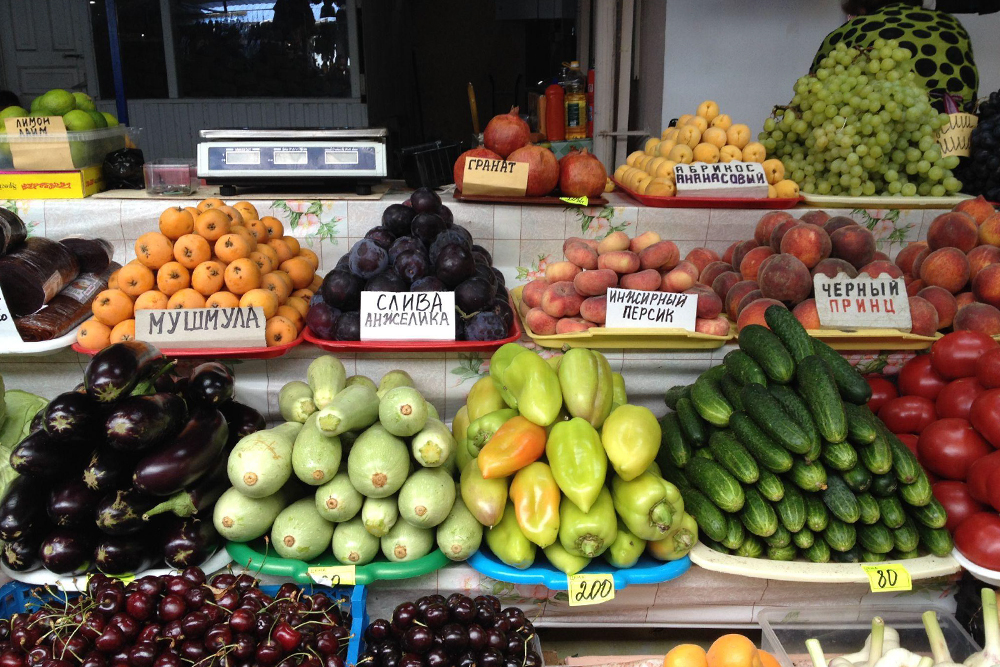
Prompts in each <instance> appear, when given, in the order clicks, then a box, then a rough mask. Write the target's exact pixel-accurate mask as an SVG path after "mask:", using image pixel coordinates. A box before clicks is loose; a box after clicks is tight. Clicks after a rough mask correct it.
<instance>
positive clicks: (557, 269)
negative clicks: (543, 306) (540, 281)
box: [545, 262, 581, 285]
mask: <svg viewBox="0 0 1000 667" xmlns="http://www.w3.org/2000/svg"><path fill="white" fill-rule="evenodd" d="M580 271H581V269H580V267H579V266H577V265H576V264H574V263H573V262H552V263H551V264H549V265H548V266H546V267H545V279H546V280H548V281H549V284H550V285H551V284H552V283H561V282H566V281H570V282H572V280H573V278H576V274H578V273H580Z"/></svg>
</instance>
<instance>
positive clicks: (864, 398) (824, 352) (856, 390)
mask: <svg viewBox="0 0 1000 667" xmlns="http://www.w3.org/2000/svg"><path fill="white" fill-rule="evenodd" d="M812 344H813V352H815V353H816V354H817V355H819V357H820V358H821V359H822V360H823V361H824V362H825V363H826V366H827V368H829V369H830V373H832V374H833V380H834V382H836V383H837V389H839V390H840V397H841V398H842V399H844V400H845V401H847V402H848V403H854V404H855V405H864V404H865V403H867V402H868V399H870V398H871V397H872V388H871V386H869V384H868V381H867V380H865V379H864V378H863V377H861V375H860V374H859V373H858V372H857V371H856V370H854V366H851V362H849V361H848V360H847V359H845V358H844V357H842V356H841V355H840V353H839V352H837V351H836V350H835V349H833V348H832V347H830V346H829V345H827V344H826V343H824V342H823V341H821V340H819V339H818V338H813V340H812Z"/></svg>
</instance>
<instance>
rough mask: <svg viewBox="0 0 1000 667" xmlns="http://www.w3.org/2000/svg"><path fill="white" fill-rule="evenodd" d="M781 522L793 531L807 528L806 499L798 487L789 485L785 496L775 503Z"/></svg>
mask: <svg viewBox="0 0 1000 667" xmlns="http://www.w3.org/2000/svg"><path fill="white" fill-rule="evenodd" d="M774 509H775V510H776V511H777V513H778V518H779V519H781V524H782V525H783V526H784V527H785V528H787V529H788V530H790V531H791V532H793V533H797V532H799V531H800V530H805V525H806V500H805V497H804V496H803V495H802V492H801V491H799V489H798V487H795V486H789V487H788V488H787V489H785V496H784V498H782V499H781V500H779V501H778V502H777V503H775V505H774Z"/></svg>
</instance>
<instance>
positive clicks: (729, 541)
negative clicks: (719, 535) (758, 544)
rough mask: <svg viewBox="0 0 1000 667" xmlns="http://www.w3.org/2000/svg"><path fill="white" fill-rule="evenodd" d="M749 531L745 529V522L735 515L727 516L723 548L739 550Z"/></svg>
mask: <svg viewBox="0 0 1000 667" xmlns="http://www.w3.org/2000/svg"><path fill="white" fill-rule="evenodd" d="M746 535H747V531H746V529H745V528H744V527H743V522H742V521H740V518H739V517H738V516H736V515H735V514H727V515H726V537H725V539H724V540H722V546H724V547H726V548H727V549H739V548H740V545H741V544H743V540H744V539H746Z"/></svg>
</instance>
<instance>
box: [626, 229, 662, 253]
mask: <svg viewBox="0 0 1000 667" xmlns="http://www.w3.org/2000/svg"><path fill="white" fill-rule="evenodd" d="M659 242H660V235H659V234H657V233H656V232H652V231H650V232H643V233H642V234H639V235H638V236H636V237H635V238H634V239H632V240H631V241H629V244H628V250H631V251H632V252H634V253H636V254H639V253H640V252H642V251H643V250H645V249H646V248H648V247H649V246H651V245H653V244H654V243H659Z"/></svg>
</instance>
